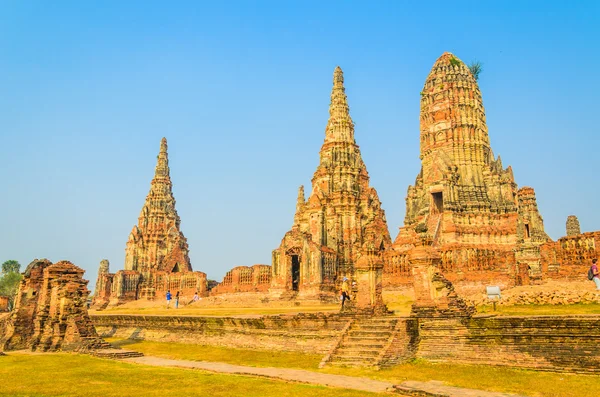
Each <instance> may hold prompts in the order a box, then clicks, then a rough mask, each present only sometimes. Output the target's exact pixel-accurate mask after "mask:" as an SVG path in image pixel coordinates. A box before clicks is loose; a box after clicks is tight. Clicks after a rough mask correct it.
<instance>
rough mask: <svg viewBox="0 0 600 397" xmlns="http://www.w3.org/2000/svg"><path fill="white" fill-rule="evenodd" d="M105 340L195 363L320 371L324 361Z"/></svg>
mask: <svg viewBox="0 0 600 397" xmlns="http://www.w3.org/2000/svg"><path fill="white" fill-rule="evenodd" d="M105 340H106V341H108V342H110V343H112V344H113V345H115V346H120V347H122V348H124V349H131V350H136V351H140V352H142V353H144V354H145V355H147V356H157V357H165V358H172V359H178V360H192V361H219V362H224V363H229V364H236V365H248V366H252V367H282V368H299V369H317V368H318V366H319V363H320V362H321V359H322V358H323V356H321V355H317V354H305V353H298V352H282V351H276V350H249V349H233V348H228V347H219V346H204V345H192V344H187V343H165V342H151V341H132V340H128V339H118V338H105Z"/></svg>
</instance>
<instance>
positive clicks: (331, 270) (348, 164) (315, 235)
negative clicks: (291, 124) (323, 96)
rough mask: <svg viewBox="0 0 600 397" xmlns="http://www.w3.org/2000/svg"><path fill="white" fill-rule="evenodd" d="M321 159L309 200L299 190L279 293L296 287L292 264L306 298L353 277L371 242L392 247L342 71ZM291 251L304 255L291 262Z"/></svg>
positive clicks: (277, 267)
mask: <svg viewBox="0 0 600 397" xmlns="http://www.w3.org/2000/svg"><path fill="white" fill-rule="evenodd" d="M319 155H320V161H319V165H318V166H317V169H316V171H315V173H314V175H313V178H312V181H311V182H312V191H311V193H310V195H309V196H308V199H307V200H306V201H304V189H303V188H301V189H300V190H299V192H298V199H297V204H296V215H295V216H294V227H293V228H292V230H291V231H290V232H288V234H286V236H285V237H284V239H283V240H282V244H281V245H280V248H279V249H277V250H276V253H275V254H274V256H273V258H274V259H273V269H274V270H273V277H272V279H273V284H272V286H273V288H289V287H290V285H295V284H294V283H293V282H292V281H290V280H294V279H295V278H296V277H295V276H294V277H292V273H293V271H292V270H291V269H295V266H296V265H294V266H293V267H292V268H288V265H289V266H291V264H292V261H296V260H297V261H298V263H297V265H298V268H299V269H300V270H299V274H300V277H299V283H300V287H298V286H297V285H296V286H295V287H294V288H299V290H300V292H301V293H302V292H303V291H309V290H310V291H313V292H314V291H316V289H321V288H324V290H328V291H334V290H335V288H337V287H335V286H334V284H333V283H335V282H336V280H341V278H342V277H343V276H346V277H351V276H352V275H353V273H354V265H355V262H356V260H357V259H358V256H359V254H360V250H361V248H362V247H363V245H364V244H365V243H367V245H368V246H373V247H377V249H378V253H379V251H381V250H382V249H385V248H389V247H390V246H391V238H390V235H389V231H388V229H387V224H386V220H385V213H384V211H383V209H382V208H381V202H380V201H379V197H378V196H377V192H376V191H375V189H374V188H373V187H371V186H370V185H369V174H368V173H367V168H366V167H365V164H364V162H363V160H362V157H361V153H360V149H359V147H358V145H357V144H356V142H355V140H354V123H353V122H352V119H351V118H350V112H349V107H348V100H347V98H346V93H345V89H344V76H343V73H342V69H341V68H339V67H337V68H336V69H335V72H334V74H333V90H332V92H331V104H330V106H329V121H328V122H327V127H326V129H325V140H324V143H323V146H321V151H320V153H319ZM307 240H308V241H307ZM300 242H302V244H301V243H300ZM305 249H307V250H318V252H317V251H314V252H311V253H309V252H304V251H303V250H305ZM290 252H304V253H303V254H297V255H298V256H296V257H295V259H293V258H292V259H290V257H289V255H291V254H290ZM294 255H296V254H294ZM280 261H281V262H280ZM317 261H320V262H317ZM294 263H295V264H296V262H294ZM325 285H326V286H327V287H326V288H325V287H324V286H325ZM321 291H322V290H321Z"/></svg>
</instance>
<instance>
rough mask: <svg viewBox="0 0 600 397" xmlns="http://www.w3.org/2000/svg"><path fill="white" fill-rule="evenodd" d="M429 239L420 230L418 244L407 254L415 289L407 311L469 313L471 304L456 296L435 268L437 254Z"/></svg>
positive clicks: (424, 314)
mask: <svg viewBox="0 0 600 397" xmlns="http://www.w3.org/2000/svg"><path fill="white" fill-rule="evenodd" d="M431 244H432V239H431V237H430V236H429V235H427V234H426V233H421V235H420V244H419V245H417V246H416V247H414V248H413V249H412V250H411V251H409V254H408V260H409V262H410V265H411V271H412V276H413V286H414V290H415V303H413V306H412V310H411V315H412V316H415V317H470V316H471V315H472V314H473V313H475V311H476V310H475V307H474V306H473V305H471V304H468V303H466V302H465V301H464V300H463V299H462V298H461V297H459V296H458V294H457V293H456V291H455V290H454V286H453V285H452V283H451V282H450V281H449V280H448V279H446V278H445V277H444V275H443V274H442V273H441V271H440V269H439V264H440V261H441V259H440V255H439V254H438V252H437V251H436V250H435V249H433V248H432V247H431Z"/></svg>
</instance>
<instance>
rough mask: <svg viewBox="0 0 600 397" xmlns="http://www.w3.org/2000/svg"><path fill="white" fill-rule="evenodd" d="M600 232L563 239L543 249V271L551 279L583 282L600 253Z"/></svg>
mask: <svg viewBox="0 0 600 397" xmlns="http://www.w3.org/2000/svg"><path fill="white" fill-rule="evenodd" d="M597 247H600V231H595V232H588V233H582V234H577V235H572V236H566V237H561V238H559V239H558V241H556V242H549V243H547V244H544V245H543V246H542V247H541V254H542V271H543V273H544V275H545V276H546V277H549V278H555V279H560V278H566V279H573V280H583V279H585V277H586V275H587V271H588V269H589V267H590V266H591V264H592V259H594V258H598V257H599V255H600V252H599V251H598V248H597Z"/></svg>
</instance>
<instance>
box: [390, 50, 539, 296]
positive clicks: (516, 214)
mask: <svg viewBox="0 0 600 397" xmlns="http://www.w3.org/2000/svg"><path fill="white" fill-rule="evenodd" d="M420 146H421V154H420V159H421V171H420V172H419V175H417V178H416V180H415V184H414V185H413V186H409V188H408V193H407V197H406V216H405V220H404V226H403V227H401V228H400V231H399V233H398V236H397V237H396V240H395V241H394V244H393V248H394V249H393V251H390V252H388V253H387V254H386V266H385V271H384V277H385V280H384V282H385V284H386V285H388V286H390V285H400V284H403V283H410V281H411V277H410V266H409V258H408V255H407V253H408V252H409V251H410V250H411V249H412V248H413V247H415V246H416V245H418V234H419V233H423V232H427V233H429V235H430V236H431V238H432V240H433V241H432V248H434V249H435V250H437V251H438V252H439V255H440V269H441V270H442V271H443V272H444V274H445V275H446V276H448V278H450V279H451V280H452V281H459V282H475V283H478V282H485V283H488V282H495V283H500V284H501V285H504V286H506V285H514V284H523V283H529V282H537V281H539V280H540V279H541V274H542V265H541V253H540V246H541V245H543V244H544V243H546V242H548V241H550V238H549V237H548V236H547V234H546V233H545V231H544V224H543V220H542V217H541V216H540V214H539V212H538V209H537V204H536V198H535V193H534V191H533V189H532V188H530V187H524V188H521V189H518V187H517V184H516V183H515V180H514V177H513V172H512V169H511V167H508V168H504V166H503V165H502V161H501V159H500V157H499V156H498V157H497V158H496V157H495V156H494V154H493V152H492V148H491V146H490V140H489V135H488V130H487V125H486V121H485V112H484V108H483V101H482V97H481V91H480V90H479V87H478V85H477V81H476V80H475V78H474V77H473V75H472V73H471V71H470V70H469V68H468V67H467V66H466V65H465V64H464V63H463V62H462V61H461V60H459V59H458V58H456V57H455V56H454V55H452V54H450V53H444V54H443V55H442V56H441V57H440V58H439V59H438V60H437V61H436V62H435V64H434V65H433V68H432V69H431V72H430V73H429V76H427V80H426V81H425V85H424V87H423V91H422V92H421V115H420Z"/></svg>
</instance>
